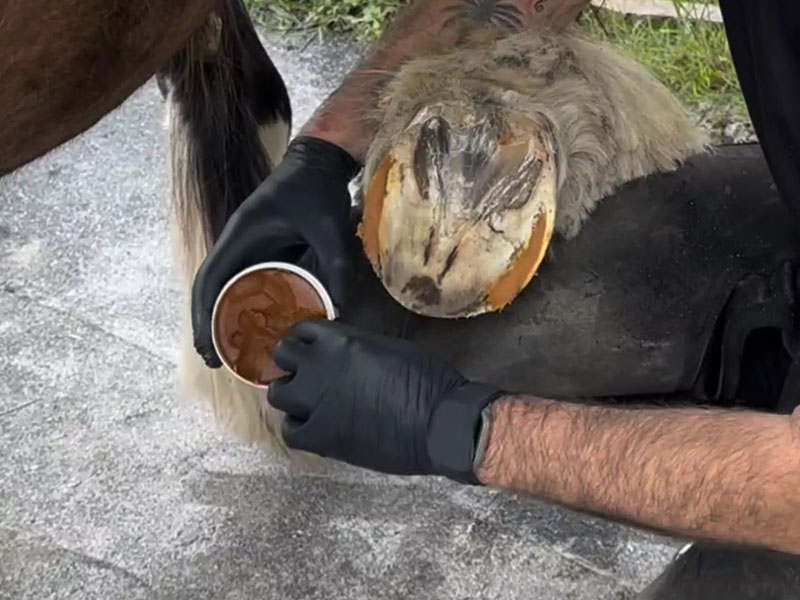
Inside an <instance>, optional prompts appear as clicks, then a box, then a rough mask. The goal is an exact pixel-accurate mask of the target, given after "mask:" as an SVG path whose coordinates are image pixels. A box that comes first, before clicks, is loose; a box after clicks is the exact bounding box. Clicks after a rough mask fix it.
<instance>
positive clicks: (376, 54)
mask: <svg viewBox="0 0 800 600" xmlns="http://www.w3.org/2000/svg"><path fill="white" fill-rule="evenodd" d="M588 4H589V0H416V1H414V2H411V3H410V4H409V5H408V6H406V7H405V8H403V9H402V10H401V11H400V12H399V13H398V14H397V15H396V17H395V18H394V21H393V23H391V24H390V25H389V27H388V28H387V29H386V31H385V32H384V34H383V35H382V36H381V39H380V40H379V41H378V43H377V44H376V45H375V47H374V48H373V49H372V51H371V53H370V54H369V56H367V58H366V59H365V60H364V61H362V62H361V64H360V65H359V66H358V68H356V69H355V70H354V71H353V72H351V73H350V74H349V75H348V76H347V77H346V78H345V80H344V82H343V83H342V85H341V86H339V88H337V90H336V91H335V92H334V93H333V94H331V95H330V96H329V97H328V99H327V100H326V101H325V102H324V103H323V104H322V106H320V107H319V108H318V109H317V111H316V112H315V113H314V115H313V117H312V118H311V120H310V121H309V122H308V123H307V124H306V125H305V126H304V127H303V130H302V132H301V133H303V134H305V135H311V136H316V137H319V138H322V139H325V140H327V141H329V142H332V143H334V144H337V145H339V146H341V147H342V148H344V149H345V150H346V151H348V152H349V153H350V154H351V155H352V156H353V157H354V158H355V159H356V160H358V161H363V160H364V156H365V154H366V152H367V148H368V146H369V140H370V139H371V131H372V130H373V125H374V124H373V123H371V122H370V119H369V115H371V114H373V113H374V111H375V108H376V107H377V104H378V98H379V97H380V95H381V92H382V91H383V89H384V88H385V86H386V85H387V83H388V82H389V81H391V79H392V77H393V76H394V74H395V73H396V72H397V71H398V69H400V67H401V66H402V65H403V63H404V62H406V61H408V60H409V59H411V58H413V57H414V56H418V55H419V54H420V53H423V52H425V51H426V50H428V49H430V48H432V47H434V46H438V47H444V48H446V47H450V46H452V47H455V46H456V44H457V43H458V42H457V40H458V39H459V34H460V33H463V30H464V29H465V28H466V29H469V28H470V27H474V28H480V27H486V26H490V27H497V28H498V29H500V30H501V31H504V32H507V33H508V34H513V33H517V32H520V31H524V30H525V29H527V28H529V27H533V26H534V25H535V24H537V23H548V24H550V25H551V26H553V27H555V28H563V27H566V26H568V25H569V24H570V23H571V22H573V21H574V19H575V18H576V17H577V14H578V13H579V12H580V10H581V9H582V8H583V7H585V6H586V5H588ZM365 115H366V116H365Z"/></svg>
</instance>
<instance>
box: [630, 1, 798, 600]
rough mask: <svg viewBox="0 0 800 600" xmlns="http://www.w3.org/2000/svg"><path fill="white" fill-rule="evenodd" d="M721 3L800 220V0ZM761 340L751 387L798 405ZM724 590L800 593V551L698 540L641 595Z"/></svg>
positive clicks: (752, 101) (731, 598)
mask: <svg viewBox="0 0 800 600" xmlns="http://www.w3.org/2000/svg"><path fill="white" fill-rule="evenodd" d="M720 8H721V9H722V14H723V18H724V21H725V27H726V30H727V33H728V42H729V45H730V49H731V55H732V57H733V61H734V64H735V66H736V71H737V74H738V77H739V82H740V85H741V89H742V93H743V95H744V98H745V101H746V102H747V106H748V109H749V111H750V118H751V120H752V121H753V125H754V127H755V130H756V135H757V136H758V139H759V142H760V144H761V148H762V150H763V152H764V155H765V157H766V159H767V162H768V164H769V167H770V171H771V173H772V177H773V179H774V180H775V183H776V185H777V187H778V192H779V193H780V195H781V197H782V198H783V199H784V200H785V201H786V202H787V203H789V205H790V206H791V207H792V210H793V211H794V213H795V216H796V219H797V222H798V223H800V0H720ZM743 218H746V216H744V215H743ZM762 338H763V336H762ZM754 341H755V344H754V345H751V350H752V352H749V353H745V355H744V356H743V364H746V365H747V368H744V369H743V373H744V374H743V377H744V378H745V380H746V382H747V383H749V387H750V392H751V393H750V394H745V395H747V396H751V397H752V398H756V397H758V396H761V395H762V394H765V393H766V394H767V395H771V396H773V397H774V396H775V395H776V394H775V391H774V390H772V393H771V394H770V393H769V391H770V390H771V388H773V387H774V385H773V384H778V385H779V386H780V385H781V384H783V383H784V382H785V387H784V389H783V394H782V395H781V398H780V402H779V403H778V405H777V406H776V407H775V408H776V412H778V413H784V414H786V413H789V412H791V411H792V410H793V409H794V407H795V406H797V405H798V404H800V359H798V358H795V360H794V362H793V364H792V365H791V367H790V368H789V369H788V377H785V376H784V375H783V374H782V373H783V372H784V371H785V369H783V368H781V366H780V365H781V363H783V362H785V360H786V357H785V355H784V354H783V352H782V351H781V348H780V343H776V342H775V341H774V340H773V341H772V342H771V341H770V340H769V339H766V338H763V339H760V340H759V339H758V337H757V336H754ZM776 373H777V374H776ZM745 387H746V386H745ZM744 400H747V398H745V399H744ZM723 598H724V599H725V600H796V599H797V598H800V557H798V556H789V555H784V554H778V553H774V552H761V551H757V550H741V549H735V548H716V547H713V546H708V545H705V544H695V545H693V546H692V547H691V548H690V549H689V550H688V551H686V552H685V553H683V554H682V555H681V556H680V558H678V559H677V560H676V561H675V562H674V563H673V564H672V565H671V566H670V568H669V569H667V571H665V572H664V573H663V574H662V576H661V577H659V579H658V580H657V581H655V582H653V584H652V585H650V586H649V587H648V588H647V590H645V591H643V592H642V593H641V595H639V596H637V599H638V600H717V599H719V600H722V599H723Z"/></svg>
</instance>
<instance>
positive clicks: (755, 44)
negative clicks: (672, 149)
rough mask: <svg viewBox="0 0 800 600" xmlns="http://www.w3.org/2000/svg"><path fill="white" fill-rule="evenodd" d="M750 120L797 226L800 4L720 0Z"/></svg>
mask: <svg viewBox="0 0 800 600" xmlns="http://www.w3.org/2000/svg"><path fill="white" fill-rule="evenodd" d="M720 9H721V10H722V15H723V19H724V21H725V28H726V31H727V35H728V43H729V45H730V49H731V55H732V57H733V62H734V65H735V67H736V72H737V75H738V77H739V83H740V85H741V89H742V94H743V95H744V98H745V102H746V103H747V108H748V111H749V113H750V118H751V120H752V121H753V126H754V128H755V131H756V135H757V136H758V139H759V142H760V143H761V148H762V150H763V151H764V155H765V157H766V159H767V162H768V164H769V167H770V171H771V173H772V177H773V178H774V179H775V183H776V185H777V186H778V190H779V192H780V194H781V196H782V197H783V198H784V200H785V201H787V202H788V203H789V204H790V205H791V207H792V209H793V210H794V212H795V215H796V216H797V217H798V223H800V0H720Z"/></svg>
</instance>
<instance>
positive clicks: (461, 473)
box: [427, 383, 502, 485]
mask: <svg viewBox="0 0 800 600" xmlns="http://www.w3.org/2000/svg"><path fill="white" fill-rule="evenodd" d="M501 395H502V392H501V391H500V390H498V389H497V388H495V387H492V386H489V385H485V384H482V383H467V384H465V385H463V386H461V387H459V388H457V389H455V390H454V391H452V392H450V393H449V394H448V395H447V396H446V397H445V398H444V400H442V402H441V403H440V404H439V406H437V407H436V410H435V411H434V412H433V415H431V420H430V423H429V424H428V432H427V446H428V456H429V457H430V459H431V463H432V465H433V468H434V469H435V470H436V472H437V473H439V474H441V475H444V476H445V477H448V478H450V479H453V480H455V481H458V482H460V483H465V484H470V485H480V481H479V480H478V478H477V475H476V473H477V470H478V468H479V466H480V465H481V463H482V461H483V457H484V455H485V452H486V441H487V438H488V433H489V428H490V426H491V413H492V410H491V407H492V402H494V401H495V400H496V399H497V398H498V397H500V396H501Z"/></svg>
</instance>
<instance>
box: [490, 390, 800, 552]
mask: <svg viewBox="0 0 800 600" xmlns="http://www.w3.org/2000/svg"><path fill="white" fill-rule="evenodd" d="M492 412H493V424H492V427H491V430H490V433H489V439H488V445H487V450H486V456H485V459H484V461H483V463H482V466H481V467H480V468H479V472H478V477H479V478H480V480H481V481H482V482H483V483H485V484H486V485H491V486H498V487H503V488H509V489H513V490H517V491H519V492H522V493H528V494H532V495H534V496H536V497H539V498H542V499H545V500H549V501H552V502H556V503H559V504H563V505H565V506H568V507H570V508H573V509H576V510H579V511H583V512H588V513H592V514H597V515H600V516H603V517H606V518H611V519H614V520H617V521H620V522H624V523H630V524H634V525H638V526H641V527H644V528H648V529H653V530H657V531H660V532H663V533H666V534H669V535H673V536H676V537H688V538H691V539H695V540H706V541H712V542H718V543H723V544H735V545H745V546H752V547H758V548H770V549H774V550H779V551H783V552H789V553H796V554H800V493H798V490H800V413H797V414H795V415H794V416H792V417H789V416H780V415H769V414H762V413H753V412H733V411H722V410H708V411H706V410H702V409H621V408H611V407H605V406H595V405H591V406H587V405H579V404H568V403H559V402H554V401H549V400H539V399H534V398H525V397H508V398H504V399H501V400H500V401H498V402H497V403H496V404H495V405H494V407H493V411H492Z"/></svg>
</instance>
